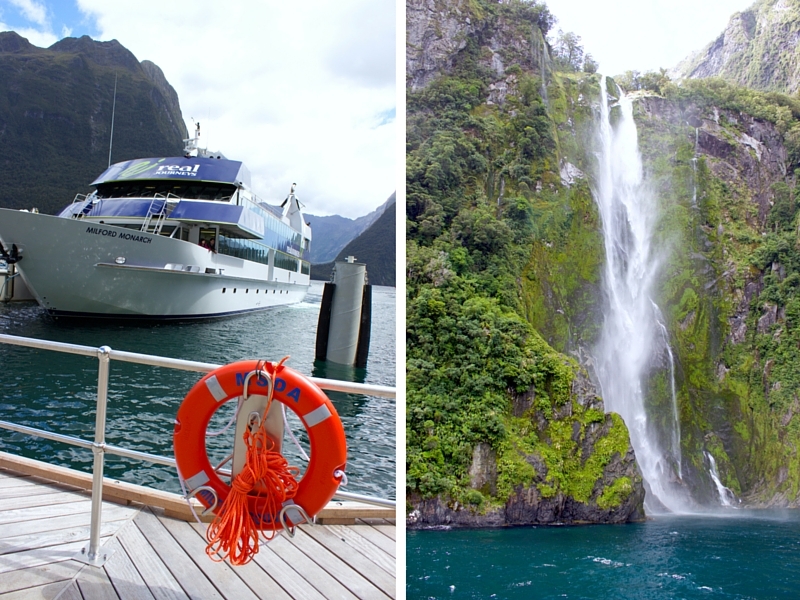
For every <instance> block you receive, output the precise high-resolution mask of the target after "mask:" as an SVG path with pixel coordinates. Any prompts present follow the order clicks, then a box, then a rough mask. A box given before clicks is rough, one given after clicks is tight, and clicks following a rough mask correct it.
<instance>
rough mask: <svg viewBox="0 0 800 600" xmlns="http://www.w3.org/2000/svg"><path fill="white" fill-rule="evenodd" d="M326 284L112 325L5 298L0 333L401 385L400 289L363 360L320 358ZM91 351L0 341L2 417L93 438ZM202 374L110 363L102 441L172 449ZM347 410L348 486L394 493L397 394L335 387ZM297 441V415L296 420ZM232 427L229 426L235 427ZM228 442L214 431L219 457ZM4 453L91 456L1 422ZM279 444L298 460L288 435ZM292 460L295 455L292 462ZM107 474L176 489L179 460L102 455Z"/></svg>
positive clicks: (391, 295)
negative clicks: (254, 305)
mask: <svg viewBox="0 0 800 600" xmlns="http://www.w3.org/2000/svg"><path fill="white" fill-rule="evenodd" d="M321 297H322V283H320V282H312V286H311V289H310V291H309V294H308V296H307V297H306V300H305V301H304V302H302V303H300V304H295V305H292V306H283V307H276V308H273V309H269V310H267V311H264V312H260V313H256V314H252V315H246V316H241V317H235V318H230V319H220V320H215V321H208V322H187V323H163V324H150V325H144V324H139V325H137V324H119V323H118V324H109V323H104V322H96V323H92V322H86V321H82V322H72V321H70V320H60V321H54V320H52V319H50V318H48V317H47V316H46V315H45V314H44V313H43V311H42V310H41V309H40V308H39V307H38V306H36V305H35V304H29V303H25V304H12V305H7V304H0V333H4V334H9V335H19V336H25V337H32V338H38V339H47V340H53V341H58V342H67V343H72V344H82V345H85V346H94V347H98V346H102V345H106V346H110V347H111V348H113V349H115V350H125V351H128V352H138V353H142V354H155V355H160V356H167V357H170V358H180V359H186V360H196V361H202V362H210V363H218V364H225V363H229V362H233V361H236V360H243V359H266V360H270V361H277V360H280V359H281V358H283V357H284V356H286V355H289V356H291V358H290V360H289V361H288V362H287V363H286V364H287V365H289V366H290V367H292V368H294V369H296V370H298V371H300V372H301V373H305V374H308V375H313V376H316V377H325V378H330V379H343V380H347V381H358V382H362V383H371V384H379V385H389V386H394V385H395V376H396V369H395V364H396V354H395V335H396V334H395V289H394V288H386V287H377V286H374V287H373V294H372V316H373V322H372V335H371V343H370V353H369V359H368V364H367V368H366V369H354V368H348V367H339V368H331V367H330V366H326V364H325V363H318V364H315V361H314V344H315V338H316V329H317V317H318V315H319V304H320V300H321ZM97 365H98V361H97V359H95V358H86V357H82V356H75V355H68V354H62V353H57V352H48V351H43V350H33V349H28V348H19V347H13V346H8V345H5V344H0V419H2V420H6V421H12V422H15V423H20V424H23V425H29V426H31V427H38V428H40V429H46V430H49V431H55V432H58V433H64V434H67V435H73V436H76V437H81V438H83V439H87V440H93V439H94V423H95V402H96V393H97ZM200 377H201V375H200V374H198V373H188V372H185V371H176V370H173V369H163V368H157V367H149V366H145V365H134V364H127V363H121V362H117V361H112V362H111V375H110V379H109V402H108V425H107V433H106V441H107V442H108V443H109V444H114V445H118V446H123V447H125V448H130V449H134V450H139V451H143V452H150V453H152V454H159V455H163V456H170V457H171V456H172V429H173V420H174V418H175V414H176V413H177V411H178V407H179V405H180V403H181V401H182V400H183V397H184V396H185V395H186V393H187V392H188V391H189V389H190V388H191V387H192V385H194V384H195V383H196V382H197V381H198V380H199V379H200ZM329 396H330V397H331V400H332V401H333V403H334V405H335V406H336V409H337V411H338V412H339V416H340V417H341V419H342V422H343V425H344V429H345V435H346V437H347V443H348V462H347V476H348V485H347V487H343V488H342V489H343V490H345V491H349V492H355V493H360V494H366V495H370V496H377V497H381V498H394V497H395V464H396V460H395V446H396V444H395V420H396V419H395V414H396V411H395V401H394V400H393V399H385V398H377V397H368V396H361V395H355V394H353V395H350V394H342V393H329ZM234 404H235V403H234V402H229V403H228V404H227V405H226V407H225V408H224V409H221V410H219V411H217V416H215V418H214V420H212V425H211V426H210V427H209V429H210V430H213V429H221V428H222V426H224V424H225V423H226V422H227V417H228V416H229V415H231V414H232V412H231V411H232V409H233V407H234ZM290 423H293V425H294V427H293V430H294V431H295V433H296V434H297V433H300V436H299V437H300V440H301V443H303V442H305V441H306V437H305V431H304V430H303V427H302V424H301V423H300V421H299V420H297V419H296V418H294V417H293V415H292V418H290ZM232 430H233V428H231V431H232ZM231 444H232V440H231V439H227V438H226V436H221V437H220V438H214V439H213V440H211V439H210V440H209V442H208V448H209V454H210V456H211V458H212V463H213V462H214V460H215V459H217V460H221V459H222V458H224V456H225V455H226V450H227V449H228V448H230V447H231ZM0 450H4V451H6V452H13V453H15V454H21V455H23V456H28V457H31V458H38V459H41V460H49V461H51V462H54V463H55V464H60V465H65V466H71V467H73V468H77V469H81V470H84V471H91V464H92V453H91V452H90V451H88V450H84V449H82V448H77V447H72V446H66V445H62V444H59V443H55V442H50V441H47V440H41V439H37V438H32V437H29V436H24V435H22V434H17V433H12V432H10V431H7V430H0ZM284 453H285V454H286V455H287V456H288V457H289V459H290V462H292V464H297V465H303V464H304V463H303V462H302V461H300V459H299V454H298V453H297V451H296V450H295V448H294V447H293V445H292V444H291V443H290V442H289V440H288V438H287V440H286V442H285V443H284ZM293 459H294V460H293ZM106 476H108V477H113V478H117V479H122V480H124V481H129V482H131V483H138V484H142V485H150V486H153V487H156V488H159V489H164V490H168V491H173V492H177V491H180V486H179V483H178V480H177V477H176V474H175V471H174V469H170V468H168V467H162V466H158V465H152V464H149V463H143V462H140V461H134V460H128V459H122V458H117V457H114V456H111V455H107V456H106Z"/></svg>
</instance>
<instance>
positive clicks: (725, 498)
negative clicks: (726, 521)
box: [704, 452, 736, 506]
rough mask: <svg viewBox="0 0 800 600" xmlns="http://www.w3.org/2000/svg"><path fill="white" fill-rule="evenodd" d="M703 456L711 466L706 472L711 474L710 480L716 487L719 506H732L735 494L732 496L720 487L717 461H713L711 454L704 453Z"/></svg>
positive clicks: (728, 491)
mask: <svg viewBox="0 0 800 600" xmlns="http://www.w3.org/2000/svg"><path fill="white" fill-rule="evenodd" d="M704 454H705V455H706V458H707V459H708V462H709V464H710V465H711V468H710V469H709V471H708V472H709V473H710V474H711V479H712V480H713V481H714V485H716V486H717V493H718V494H719V501H720V504H722V506H733V504H732V503H731V500H733V499H735V498H736V494H734V493H733V491H732V490H731V489H730V488H728V487H725V486H724V485H722V482H721V481H720V479H719V472H717V461H716V460H714V457H713V456H711V453H710V452H705V453H704Z"/></svg>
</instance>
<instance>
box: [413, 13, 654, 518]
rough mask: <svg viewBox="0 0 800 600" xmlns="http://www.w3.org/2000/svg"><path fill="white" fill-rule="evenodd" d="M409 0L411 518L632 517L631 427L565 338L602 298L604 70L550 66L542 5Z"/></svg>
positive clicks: (636, 511)
mask: <svg viewBox="0 0 800 600" xmlns="http://www.w3.org/2000/svg"><path fill="white" fill-rule="evenodd" d="M407 9H408V10H407V18H408V26H407V31H408V37H407V49H408V51H407V73H408V75H407V92H408V98H409V117H408V122H409V131H408V145H409V148H410V151H409V155H408V164H409V167H408V187H409V190H410V193H409V195H408V201H407V207H406V209H407V217H408V232H409V233H408V240H409V247H408V262H409V264H408V277H407V282H408V285H409V290H408V295H409V300H408V306H409V316H408V321H409V332H408V341H407V348H408V358H409V370H408V376H407V381H408V382H409V383H408V386H409V394H408V419H407V420H408V423H409V431H408V434H407V440H408V442H407V443H408V475H407V480H408V482H409V487H408V489H407V498H408V500H409V503H410V506H409V517H408V518H409V520H408V524H409V526H411V527H432V526H438V525H458V526H496V525H522V524H535V523H540V524H546V523H577V522H624V521H630V520H637V519H641V518H643V515H644V513H643V507H642V506H643V505H642V503H643V498H644V488H643V483H642V478H641V474H640V473H639V469H638V466H637V465H636V461H635V457H634V453H633V450H632V449H631V445H630V440H629V436H628V430H627V427H626V426H625V423H623V421H622V419H621V418H620V417H619V416H618V415H615V414H606V413H605V412H604V407H603V402H602V400H601V399H600V398H599V397H598V394H597V391H596V389H595V387H594V386H593V385H592V383H591V381H590V379H589V376H588V374H587V371H586V370H585V369H584V368H583V367H581V366H580V365H579V364H578V362H577V361H575V360H574V359H573V358H568V357H567V356H566V355H565V354H562V353H560V352H567V351H568V350H576V349H577V348H579V346H580V344H581V343H582V341H581V339H582V338H581V335H582V333H579V332H577V330H576V329H575V327H574V324H573V320H574V321H581V320H584V319H586V320H588V317H587V315H591V314H593V309H594V303H595V302H596V295H594V294H592V290H593V288H594V287H596V286H597V283H598V276H597V273H598V272H599V265H600V262H601V255H602V241H601V240H600V238H599V234H598V229H597V228H596V225H597V212H596V209H595V208H594V205H593V202H592V199H591V193H590V188H589V180H588V178H587V176H586V175H585V174H584V171H585V170H586V169H587V168H589V167H588V165H589V164H590V163H592V159H591V157H590V154H591V153H590V152H587V151H585V149H584V148H583V147H582V146H581V141H582V140H583V139H584V138H586V137H588V136H590V135H591V134H590V129H591V120H592V107H591V100H590V99H591V98H597V97H598V96H599V93H600V90H599V78H598V77H596V76H592V75H589V74H583V73H568V74H563V75H562V74H558V73H554V72H553V71H552V69H551V61H550V53H549V48H548V46H547V44H546V42H545V36H546V32H547V29H548V27H549V26H550V25H551V24H552V18H551V16H550V15H549V13H548V12H547V10H546V8H545V7H544V6H543V5H538V4H533V3H528V2H519V1H514V0H512V1H509V2H496V1H489V0H481V1H477V2H472V1H471V2H441V1H440V2H434V1H430V0H412V1H410V2H408V3H407ZM576 274H579V276H577V277H576V276H575V275H576ZM593 297H594V299H592V298H593ZM588 329H591V327H587V330H588ZM587 338H591V333H588V334H587ZM559 351H560V352H559Z"/></svg>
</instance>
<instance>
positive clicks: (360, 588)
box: [290, 527, 388, 600]
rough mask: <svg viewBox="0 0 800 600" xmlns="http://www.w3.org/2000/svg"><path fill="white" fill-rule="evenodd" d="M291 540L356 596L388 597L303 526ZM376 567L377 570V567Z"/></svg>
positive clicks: (370, 597)
mask: <svg viewBox="0 0 800 600" xmlns="http://www.w3.org/2000/svg"><path fill="white" fill-rule="evenodd" d="M290 541H291V543H292V544H293V545H294V546H295V547H297V548H298V549H299V550H300V551H302V552H303V554H305V555H306V556H308V557H309V558H311V559H312V560H313V561H314V562H316V563H317V564H318V565H319V566H320V567H322V568H323V569H325V571H327V572H328V573H329V574H330V575H332V576H333V577H335V578H336V579H337V580H338V581H339V583H341V584H342V585H344V586H345V587H346V588H347V589H348V590H350V591H351V592H352V593H353V594H355V596H356V597H358V598H365V599H369V600H372V599H374V598H387V597H388V596H387V595H386V594H384V593H383V592H382V591H381V590H380V589H378V588H377V587H376V586H375V585H373V584H372V583H370V582H369V581H368V580H367V579H366V578H364V577H362V576H361V575H360V574H359V573H358V571H356V570H354V569H353V568H352V567H350V565H348V564H347V563H346V562H344V561H343V560H342V559H341V558H339V557H338V556H336V555H335V554H334V553H333V552H331V551H330V550H329V549H327V548H326V547H325V546H323V545H322V544H320V543H319V542H317V541H316V540H315V539H314V538H312V537H311V536H309V535H308V534H307V533H305V532H304V531H303V529H302V527H300V528H298V531H297V534H296V535H295V536H294V537H293V538H291V540H290ZM375 569H376V570H377V567H375Z"/></svg>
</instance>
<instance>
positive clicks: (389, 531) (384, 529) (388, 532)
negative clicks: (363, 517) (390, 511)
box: [370, 523, 397, 541]
mask: <svg viewBox="0 0 800 600" xmlns="http://www.w3.org/2000/svg"><path fill="white" fill-rule="evenodd" d="M370 525H372V527H374V528H375V529H377V530H378V531H380V532H381V533H382V534H383V535H385V536H387V537H390V538H391V539H393V540H394V541H397V526H396V525H394V524H391V525H390V524H388V523H387V524H385V525H382V524H372V523H370Z"/></svg>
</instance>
